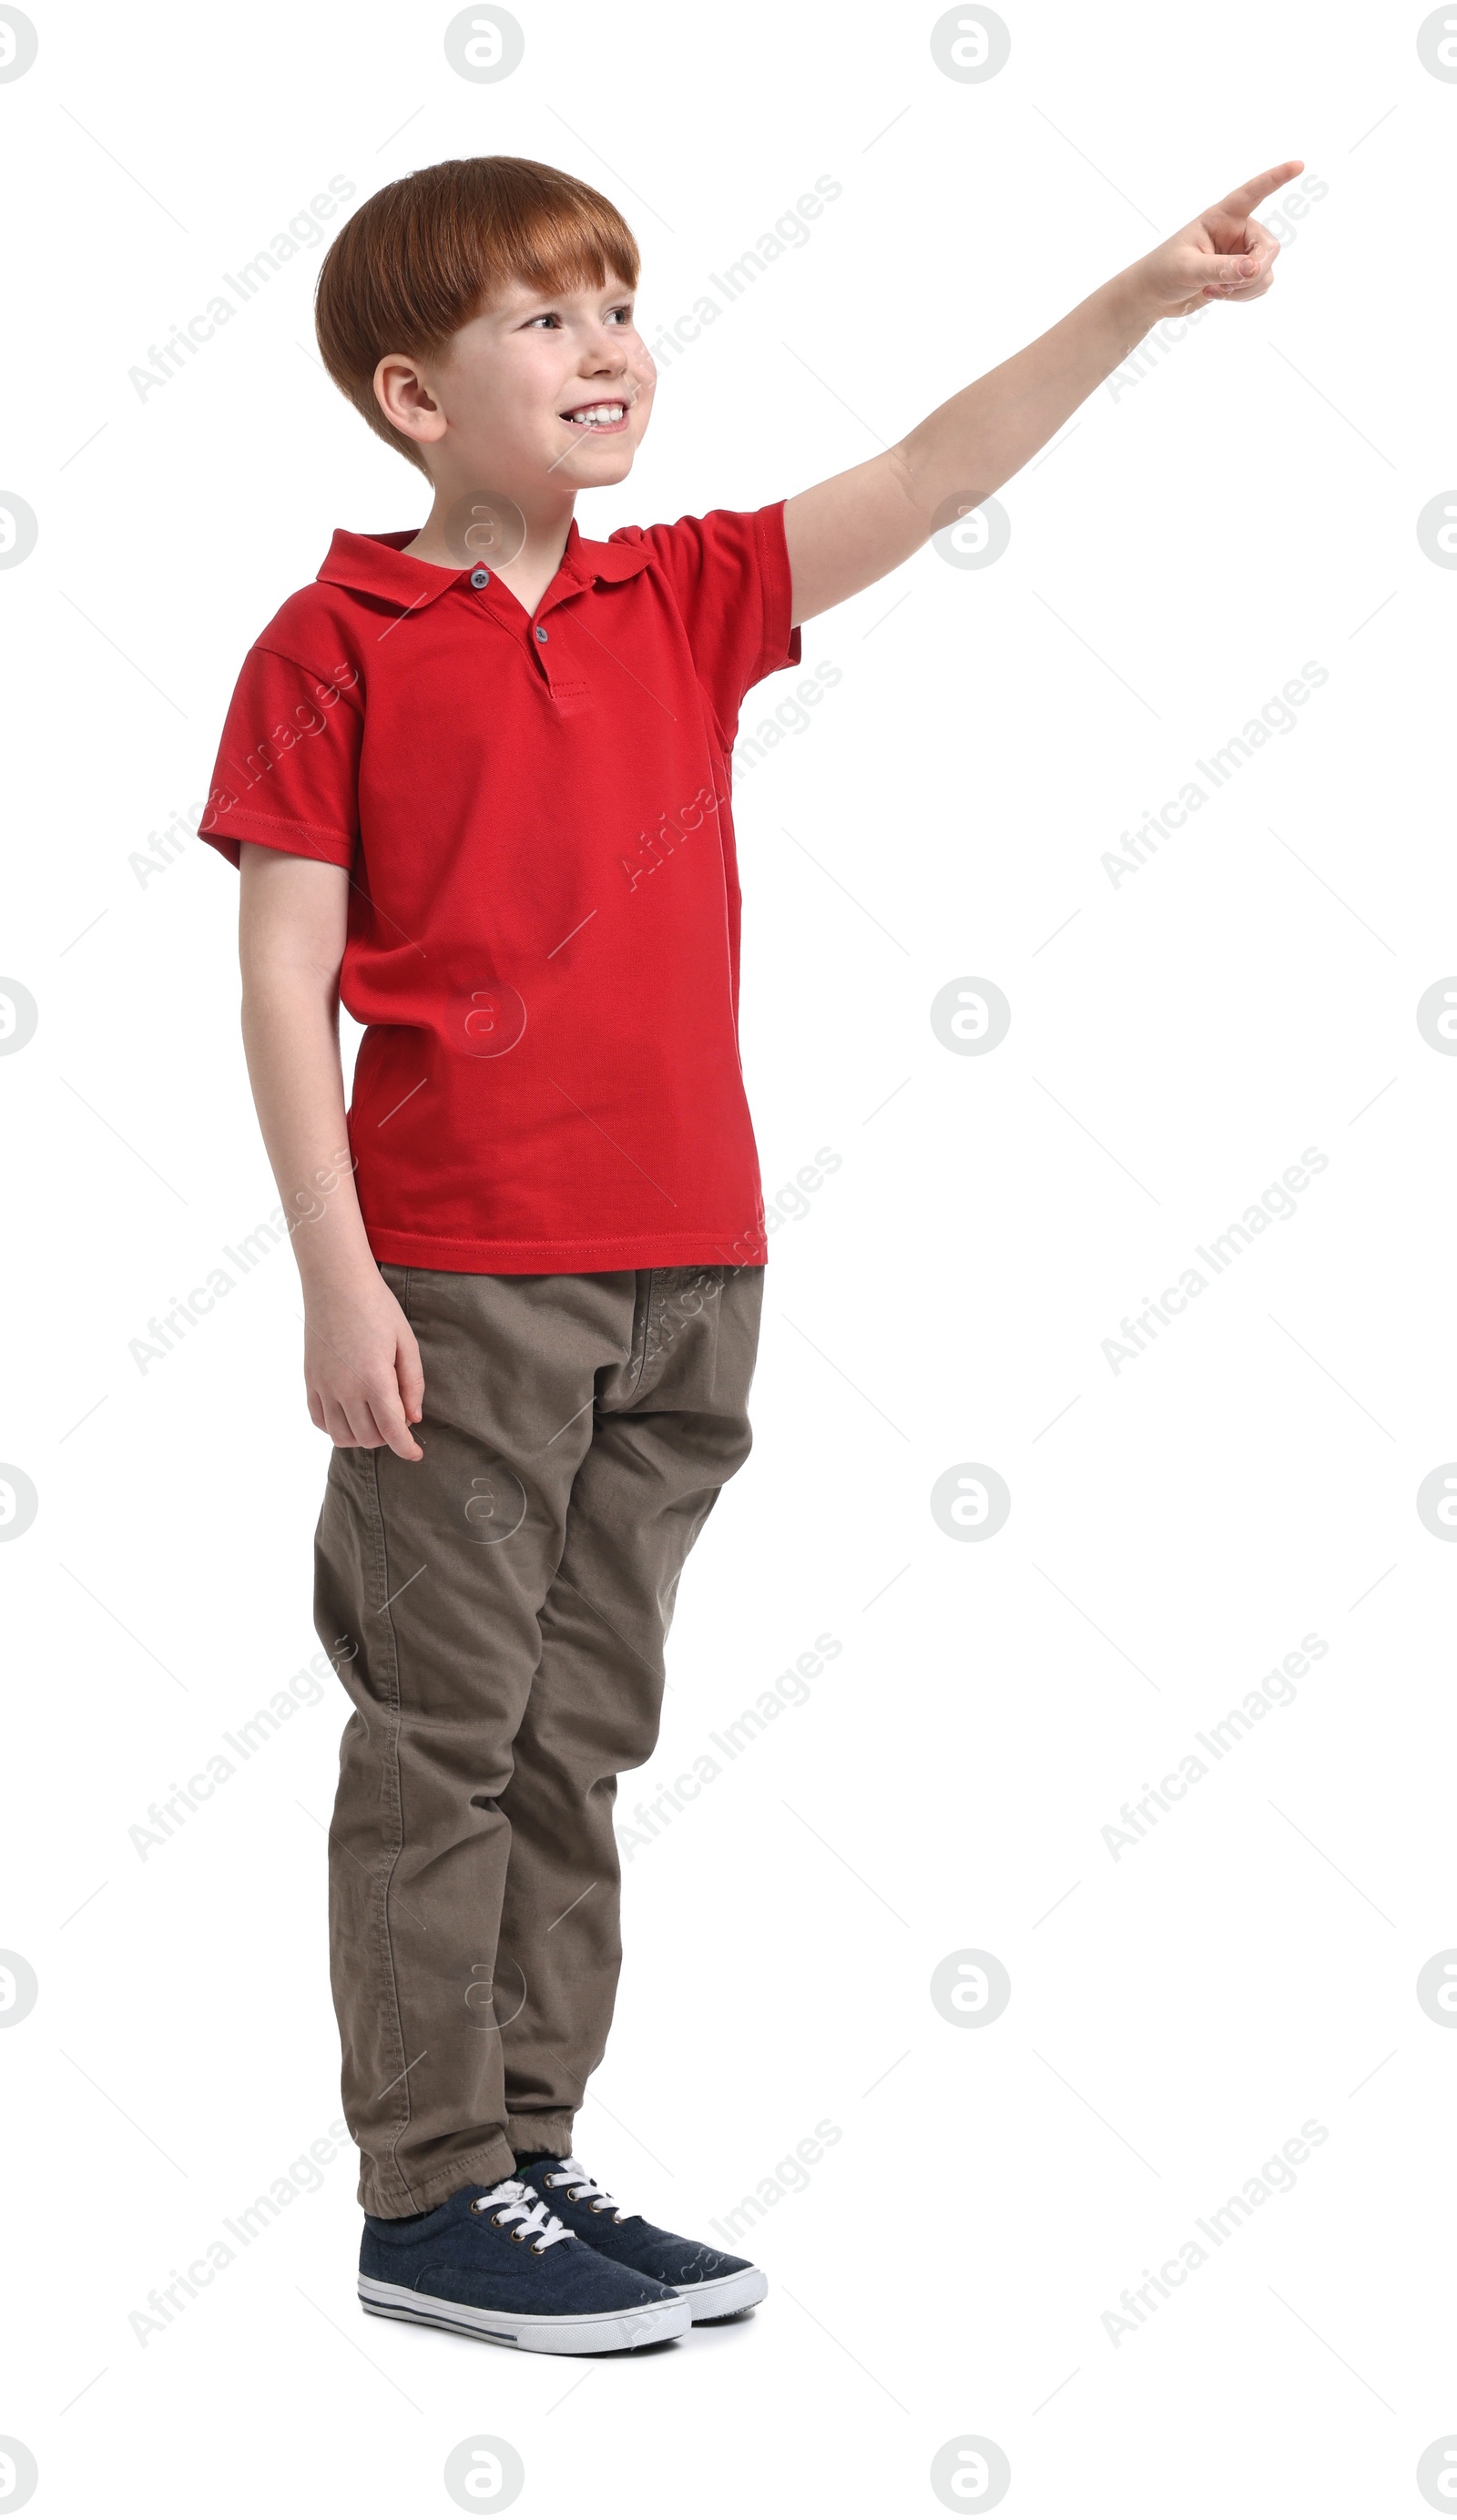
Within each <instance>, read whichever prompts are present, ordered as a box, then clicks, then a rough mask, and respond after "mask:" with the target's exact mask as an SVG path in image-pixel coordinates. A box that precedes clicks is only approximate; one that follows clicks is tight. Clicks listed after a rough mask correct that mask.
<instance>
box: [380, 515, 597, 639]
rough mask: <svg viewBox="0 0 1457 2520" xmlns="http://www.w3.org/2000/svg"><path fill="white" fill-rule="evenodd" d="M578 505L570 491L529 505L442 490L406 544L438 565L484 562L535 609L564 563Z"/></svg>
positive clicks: (408, 549) (414, 553)
mask: <svg viewBox="0 0 1457 2520" xmlns="http://www.w3.org/2000/svg"><path fill="white" fill-rule="evenodd" d="M574 504H575V499H574V494H569V495H568V496H567V497H565V498H553V499H552V500H551V501H550V502H549V503H545V504H543V505H541V506H537V505H535V503H533V505H532V507H531V508H530V509H524V508H523V507H522V506H521V505H520V504H519V503H518V502H517V501H516V500H513V499H511V498H509V497H504V496H496V495H494V494H490V493H480V494H479V495H476V494H473V493H471V492H469V491H468V492H465V493H464V494H461V493H458V492H454V491H451V492H446V491H445V490H443V489H437V490H436V492H435V496H434V500H433V505H432V508H431V512H430V515H429V516H428V517H427V518H426V520H425V523H424V524H423V525H422V526H421V529H420V531H419V533H418V534H417V535H416V537H415V539H414V541H413V542H410V543H406V544H405V546H404V548H405V551H406V552H407V553H408V555H409V557H410V558H411V559H412V560H423V561H427V562H430V564H431V566H432V567H433V568H449V569H459V568H465V567H469V566H471V565H472V564H473V563H477V562H478V564H479V565H480V566H481V567H482V568H488V569H489V570H490V571H491V573H492V575H493V576H496V577H499V578H500V579H501V580H502V582H503V583H504V584H505V585H506V586H508V587H509V588H510V589H511V592H512V594H513V595H514V596H516V598H517V600H518V602H520V603H521V604H523V605H524V607H525V608H526V610H527V611H528V612H532V611H534V610H535V608H536V606H537V605H538V603H539V602H540V600H541V598H542V596H543V595H544V594H545V593H546V590H547V588H548V587H549V586H550V584H551V582H552V579H553V578H554V577H555V576H556V574H557V571H558V569H559V568H560V566H561V564H562V554H563V552H564V551H565V550H566V548H567V536H568V534H569V531H570V528H571V517H572V509H573V506H574Z"/></svg>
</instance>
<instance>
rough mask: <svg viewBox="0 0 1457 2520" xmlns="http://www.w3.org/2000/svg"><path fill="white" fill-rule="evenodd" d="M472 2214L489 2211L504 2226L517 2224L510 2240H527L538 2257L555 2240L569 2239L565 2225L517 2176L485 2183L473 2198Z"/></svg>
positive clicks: (569, 2235)
mask: <svg viewBox="0 0 1457 2520" xmlns="http://www.w3.org/2000/svg"><path fill="white" fill-rule="evenodd" d="M471 2211H472V2213H473V2214H489V2215H490V2218H491V2221H492V2222H493V2223H495V2224H498V2225H500V2226H501V2227H502V2228H506V2227H507V2226H509V2225H511V2224H513V2223H514V2224H517V2225H519V2226H520V2228H519V2229H516V2230H513V2231H512V2234H511V2236H512V2238H513V2240H529V2241H530V2242H531V2245H532V2248H533V2249H534V2251H535V2253H536V2255H537V2257H538V2258H539V2257H540V2255H541V2252H542V2250H543V2249H549V2248H550V2247H551V2245H552V2242H553V2241H554V2240H569V2239H570V2238H571V2236H572V2234H571V2232H570V2231H569V2229H568V2227H567V2225H566V2224H565V2223H564V2222H562V2221H561V2220H560V2218H559V2217H558V2216H557V2215H555V2214H553V2213H551V2212H550V2211H549V2209H548V2208H547V2207H546V2206H545V2205H543V2203H542V2201H541V2199H540V2197H539V2196H534V2195H533V2194H532V2192H531V2190H530V2188H529V2187H527V2186H526V2185H525V2183H524V2181H522V2180H520V2179H503V2180H502V2182H501V2183H500V2185H499V2187H488V2188H487V2189H486V2191H485V2193H484V2195H482V2196H477V2197H474V2198H473V2199H472V2203H471Z"/></svg>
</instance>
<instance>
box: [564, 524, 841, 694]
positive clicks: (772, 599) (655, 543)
mask: <svg viewBox="0 0 1457 2520" xmlns="http://www.w3.org/2000/svg"><path fill="white" fill-rule="evenodd" d="M619 539H621V540H624V541H625V540H629V539H630V540H633V541H637V540H638V539H641V541H642V542H644V543H645V544H646V545H647V547H648V549H649V551H650V552H651V553H652V556H653V561H654V563H655V565H656V566H657V567H658V568H659V569H660V571H661V573H662V575H663V576H664V577H665V578H666V579H667V580H668V582H669V583H670V585H671V587H672V589H673V594H674V597H675V599H676V602H677V607H678V612H679V615H680V617H681V619H682V622H683V626H684V628H685V630H686V631H687V633H688V645H689V648H690V650H691V652H692V654H693V660H694V664H695V666H696V668H697V671H698V677H699V680H700V682H701V683H702V684H703V686H704V689H705V690H706V693H707V695H708V697H709V699H710V700H711V701H712V704H713V710H714V714H715V716H716V717H717V719H718V723H719V726H720V728H721V729H722V732H723V734H724V737H725V739H726V740H727V742H729V743H732V742H733V740H734V737H735V734H736V733H737V730H738V724H739V710H740V708H741V706H742V704H743V700H744V695H745V693H746V692H748V691H751V690H752V688H753V685H754V684H755V683H761V682H762V681H763V679H764V676H765V675H766V674H777V673H778V672H780V670H781V669H782V668H783V667H784V666H786V665H797V664H798V662H799V633H798V631H797V629H795V628H793V627H792V625H791V617H790V616H791V612H792V610H793V590H792V586H791V580H790V562H789V552H788V549H787V547H786V544H785V537H784V501H783V500H782V499H778V500H776V501H775V502H774V504H773V505H772V506H771V507H767V508H751V509H742V510H740V509H732V508H714V509H711V510H710V511H709V513H708V514H707V515H706V516H704V517H679V518H678V520H677V523H676V524H672V525H648V526H645V527H643V528H642V529H641V531H640V533H639V529H636V528H633V527H627V528H625V529H624V530H623V532H622V533H621V534H620V536H619V535H617V534H614V535H611V536H610V537H609V540H610V541H613V542H615V541H617V540H619Z"/></svg>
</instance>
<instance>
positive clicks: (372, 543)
mask: <svg viewBox="0 0 1457 2520" xmlns="http://www.w3.org/2000/svg"><path fill="white" fill-rule="evenodd" d="M417 531H418V527H416V526H414V525H407V526H405V528H404V530H403V531H402V532H399V533H389V534H350V533H345V532H344V530H343V528H342V527H340V528H338V529H337V530H336V532H335V536H334V539H333V541H332V542H331V544H330V546H329V552H328V556H327V558H326V560H325V562H324V565H323V567H322V568H321V569H320V571H319V577H320V579H321V581H322V582H323V583H324V584H326V585H329V586H347V587H349V588H351V589H352V590H353V591H354V592H355V593H356V594H359V595H376V596H379V597H380V598H381V599H382V600H383V601H384V602H385V603H387V604H398V605H399V606H400V607H401V608H402V609H403V610H405V611H409V612H418V611H419V610H420V609H421V607H422V606H423V605H426V604H433V602H434V600H435V598H436V597H437V596H440V595H444V594H445V593H446V592H447V590H448V589H449V588H450V587H452V586H458V585H459V584H460V582H461V580H462V578H468V577H469V576H470V574H471V572H470V569H469V567H467V568H459V569H448V568H438V567H436V566H435V565H434V563H433V562H431V561H426V560H415V559H413V558H412V557H411V555H410V554H409V553H408V552H407V551H406V550H405V545H406V543H412V542H413V541H414V539H415V535H416V533H417ZM650 558H651V554H650V552H649V550H648V547H647V545H646V543H642V542H606V543H597V542H588V540H587V539H586V537H585V535H583V534H581V533H579V532H578V530H577V522H576V518H575V517H572V519H571V522H570V524H569V526H568V528H567V542H566V547H565V549H564V550H563V553H562V560H561V565H560V567H559V569H558V572H557V575H558V577H564V576H565V577H567V578H569V579H570V580H571V581H572V582H573V583H574V584H575V585H578V586H590V585H591V584H592V583H593V582H594V581H595V580H597V579H604V580H606V581H607V582H608V583H609V584H615V583H616V582H617V581H619V580H620V579H622V578H625V577H635V576H636V575H637V572H638V570H639V569H642V568H646V567H647V565H648V562H649V560H650ZM552 583H553V585H555V584H556V579H554V580H553V581H552ZM543 600H544V599H543Z"/></svg>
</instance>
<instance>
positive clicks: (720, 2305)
mask: <svg viewBox="0 0 1457 2520" xmlns="http://www.w3.org/2000/svg"><path fill="white" fill-rule="evenodd" d="M673 2289H674V2291H675V2292H676V2293H677V2295H678V2297H679V2299H680V2300H681V2301H686V2302H687V2304H688V2307H689V2310H690V2312H691V2314H692V2318H693V2321H694V2324H695V2325H696V2326H697V2325H698V2324H699V2323H700V2322H701V2321H702V2320H704V2319H706V2318H731V2317H732V2315H733V2313H734V2312H735V2311H736V2310H752V2308H753V2305H754V2303H755V2302H756V2301H762V2300H763V2298H764V2295H765V2293H766V2292H767V2291H768V2289H769V2278H768V2276H767V2275H766V2274H764V2273H762V2272H761V2271H760V2269H759V2268H758V2267H746V2268H745V2269H744V2271H743V2273H741V2274H736V2275H710V2276H709V2278H708V2280H707V2282H706V2283H696V2284H675V2285H674V2287H673Z"/></svg>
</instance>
